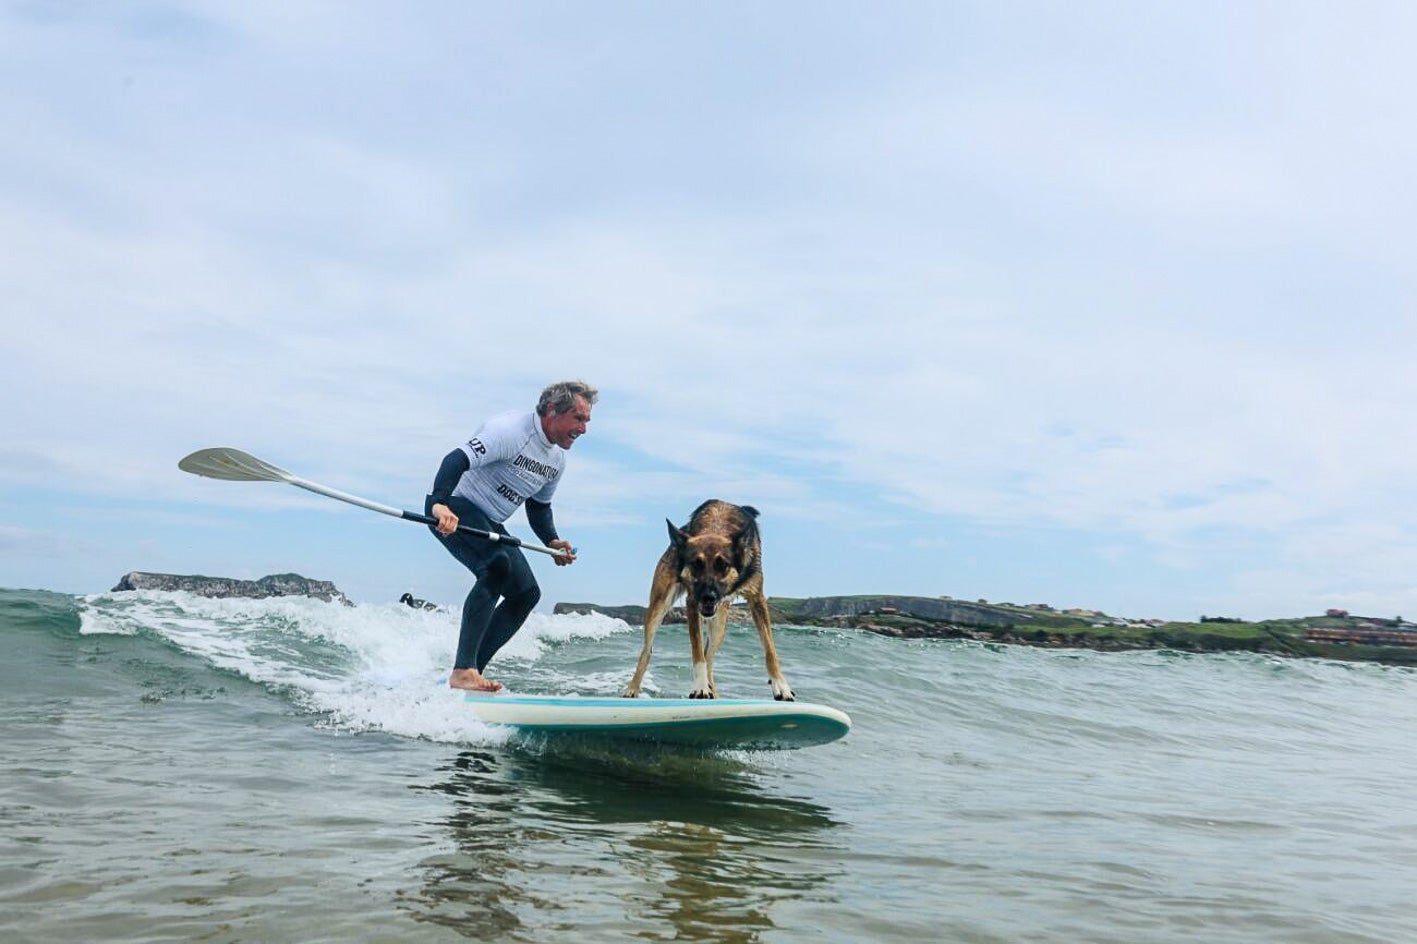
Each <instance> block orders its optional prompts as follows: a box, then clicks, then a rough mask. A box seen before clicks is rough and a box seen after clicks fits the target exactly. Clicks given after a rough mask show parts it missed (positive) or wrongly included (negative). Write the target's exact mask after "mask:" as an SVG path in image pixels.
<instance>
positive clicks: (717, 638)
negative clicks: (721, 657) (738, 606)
mask: <svg viewBox="0 0 1417 944" xmlns="http://www.w3.org/2000/svg"><path fill="white" fill-rule="evenodd" d="M727 630H728V601H727V600H724V601H723V605H722V606H720V607H719V608H718V612H717V613H715V614H714V615H713V622H712V623H711V624H710V629H709V641H708V652H706V653H705V654H704V656H705V661H707V662H708V684H709V691H710V692H712V693H713V697H714V698H717V697H718V683H717V682H715V681H714V680H713V657H714V656H715V655H717V654H718V647H719V646H721V645H723V635H724V633H725V632H726V631H727Z"/></svg>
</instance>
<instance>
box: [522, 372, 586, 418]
mask: <svg viewBox="0 0 1417 944" xmlns="http://www.w3.org/2000/svg"><path fill="white" fill-rule="evenodd" d="M576 397H585V401H586V402H587V403H589V404H590V405H591V406H594V405H595V401H596V400H597V399H599V398H600V391H599V390H597V389H595V388H594V387H592V386H591V385H590V384H588V383H586V382H585V381H584V380H562V381H561V382H560V383H554V384H551V385H550V386H549V387H547V388H546V389H545V390H543V391H541V397H540V399H538V400H537V401H536V415H537V416H546V415H547V412H548V408H549V411H550V412H551V413H555V414H556V415H558V416H559V415H560V414H562V413H566V412H569V411H570V410H571V408H572V407H574V406H575V405H576Z"/></svg>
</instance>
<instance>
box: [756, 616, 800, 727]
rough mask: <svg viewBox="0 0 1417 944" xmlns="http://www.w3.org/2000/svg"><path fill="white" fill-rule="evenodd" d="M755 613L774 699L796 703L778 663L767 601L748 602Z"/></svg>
mask: <svg viewBox="0 0 1417 944" xmlns="http://www.w3.org/2000/svg"><path fill="white" fill-rule="evenodd" d="M748 607H749V609H750V610H752V613H753V624H754V625H755V626H757V627H758V638H759V639H761V640H762V642H763V656H764V657H765V658H766V659H767V664H768V683H769V684H770V685H772V697H773V698H776V699H777V700H778V701H796V700H797V698H796V696H795V695H793V694H792V686H790V685H788V684H787V679H785V678H783V676H782V666H781V665H780V664H779V663H778V661H777V647H776V646H774V645H773V642H772V619H771V618H770V617H769V616H768V603H767V600H765V599H763V598H762V597H761V596H755V597H752V598H751V599H749V600H748Z"/></svg>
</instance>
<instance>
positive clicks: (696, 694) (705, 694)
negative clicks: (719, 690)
mask: <svg viewBox="0 0 1417 944" xmlns="http://www.w3.org/2000/svg"><path fill="white" fill-rule="evenodd" d="M689 697H690V698H717V697H718V696H717V695H715V694H714V693H713V692H710V691H705V690H703V689H695V690H694V691H692V692H690V693H689Z"/></svg>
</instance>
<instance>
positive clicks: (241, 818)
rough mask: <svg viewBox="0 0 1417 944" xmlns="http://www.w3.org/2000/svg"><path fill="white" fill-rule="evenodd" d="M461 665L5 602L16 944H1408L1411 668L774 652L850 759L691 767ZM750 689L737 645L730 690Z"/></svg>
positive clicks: (532, 632)
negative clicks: (546, 707)
mask: <svg viewBox="0 0 1417 944" xmlns="http://www.w3.org/2000/svg"><path fill="white" fill-rule="evenodd" d="M456 634H457V618H456V616H455V615H454V614H451V613H444V612H427V613H425V612H416V611H414V610H411V609H408V608H407V607H402V606H399V605H397V604H389V605H368V604H365V605H360V606H357V607H341V606H337V605H333V604H325V603H320V602H316V601H310V600H270V601H250V600H227V601H222V600H207V599H202V598H199V597H194V596H190V595H186V594H169V593H121V594H101V595H96V596H90V597H82V598H75V597H70V596H65V595H58V594H51V593H44V592H36V591H16V590H0V719H3V728H2V729H0V732H2V733H0V940H3V941H6V942H17V944H40V942H76V941H83V942H96V941H123V942H140V941H141V942H154V941H206V942H238V941H243V942H317V941H341V942H347V941H369V942H376V941H389V942H393V941H398V942H423V941H429V942H436V941H458V940H462V939H475V940H482V941H528V942H530V941H535V942H547V941H558V940H565V941H671V940H674V941H728V942H755V941H763V942H808V941H812V942H815V941H824V940H825V941H842V942H848V941H850V942H861V941H884V942H894V941H911V942H917V941H952V942H955V941H957V942H1026V941H1039V942H1045V941H1046V942H1050V944H1056V942H1173V941H1175V942H1180V941H1187V942H1202V941H1203V942H1285V944H1302V942H1314V944H1319V942H1324V944H1328V942H1404V944H1405V942H1411V941H1417V902H1414V893H1413V889H1414V888H1417V747H1414V741H1417V735H1414V731H1417V673H1414V672H1413V671H1411V670H1409V669H1401V668H1388V667H1383V666H1376V665H1359V664H1351V665H1350V664H1343V663H1336V662H1322V661H1298V660H1280V659H1272V658H1263V657H1257V656H1250V655H1224V656H1208V655H1182V654H1177V653H1169V652H1143V653H1124V654H1118V653H1094V652H1087V651H1056V650H1045V649H1033V648H1024V647H1005V646H994V645H981V644H976V643H970V642H962V641H947V640H939V641H933V640H926V641H921V640H898V639H888V638H882V637H877V636H872V635H869V634H864V633H858V632H854V631H849V630H829V629H815V628H797V627H780V628H779V629H778V632H777V636H778V643H779V650H780V652H781V655H782V659H783V663H784V667H785V670H786V672H787V676H788V679H789V680H790V681H791V682H792V684H793V686H794V687H795V688H796V689H797V691H798V696H799V698H802V699H803V700H809V701H819V702H824V703H827V704H832V705H835V706H837V707H840V708H842V709H844V710H846V711H847V712H848V713H850V714H851V716H852V718H853V721H854V722H855V727H854V730H853V731H852V733H851V734H850V735H848V736H847V737H846V738H845V739H844V740H842V741H838V742H836V743H833V744H830V745H826V746H822V747H817V748H811V749H808V750H802V751H791V752H778V753H760V754H751V753H739V754H724V755H717V754H686V753H678V752H674V751H668V750H659V749H654V748H647V747H641V748H620V747H613V746H606V745H597V744H593V743H584V742H574V741H572V742H558V741H521V740H518V739H517V738H514V737H509V736H508V735H507V734H506V732H504V731H500V730H496V729H493V728H489V727H486V726H483V725H479V724H478V723H477V722H475V721H473V720H472V719H470V718H469V717H467V713H466V711H465V710H463V708H462V705H461V702H460V700H459V698H458V697H457V696H456V695H454V694H452V693H450V692H448V691H447V690H446V689H444V688H442V687H441V686H440V684H439V679H440V678H441V677H442V676H443V675H444V674H445V672H446V666H447V664H448V661H449V659H450V658H451V653H452V649H453V646H454V643H455V637H456ZM638 637H639V631H638V629H636V628H632V627H629V626H627V625H625V624H624V623H620V622H618V621H614V620H609V619H605V618H601V617H591V616H585V617H559V616H546V615H541V614H535V615H533V617H532V618H531V620H530V621H529V622H528V624H527V626H526V628H525V629H524V630H523V632H522V633H521V635H519V636H518V637H517V638H516V639H515V640H514V641H513V643H512V645H511V646H510V647H509V650H508V651H507V652H506V653H505V655H503V656H502V657H500V658H499V660H498V661H497V662H494V664H493V670H495V671H494V673H493V674H495V676H496V677H498V678H500V679H502V680H503V681H505V682H507V683H508V684H509V685H510V686H511V687H512V688H514V689H515V690H518V691H523V692H548V693H571V692H575V693H581V694H614V693H616V692H617V691H618V688H619V687H620V686H621V685H622V684H623V683H624V682H625V680H626V679H627V678H628V676H629V673H630V671H631V669H632V668H633V664H634V660H635V657H636V655H637V653H638V649H639V638H638ZM686 648H687V644H686V642H685V639H684V633H683V630H682V628H678V629H676V628H675V627H668V628H666V629H665V630H663V631H661V634H660V637H659V640H658V644H657V646H656V655H655V663H654V665H653V667H652V669H651V675H650V686H649V690H650V692H651V693H659V694H664V695H675V696H677V695H681V694H683V692H685V691H686V690H687V687H688V667H687V662H688V660H687V655H686ZM761 662H762V655H761V650H760V649H759V647H758V643H757V639H756V634H755V633H754V632H753V631H752V630H751V629H750V628H746V627H744V628H739V629H737V630H736V631H731V632H730V635H729V637H728V642H727V643H726V645H725V647H724V651H723V653H722V654H721V656H720V659H719V670H718V676H719V682H720V686H721V689H722V690H723V692H724V694H725V695H728V696H736V697H757V696H764V695H766V694H767V691H768V689H767V685H766V680H765V677H764V672H763V670H762V665H761Z"/></svg>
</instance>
